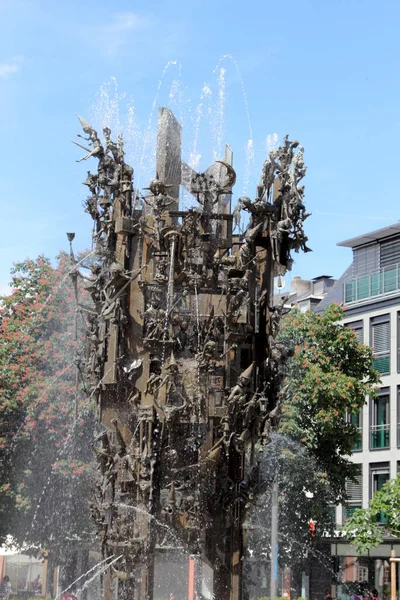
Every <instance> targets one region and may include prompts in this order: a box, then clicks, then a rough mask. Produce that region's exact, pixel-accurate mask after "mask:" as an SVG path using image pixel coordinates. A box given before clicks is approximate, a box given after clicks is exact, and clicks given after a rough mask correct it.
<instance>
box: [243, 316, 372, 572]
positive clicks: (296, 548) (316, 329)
mask: <svg viewBox="0 0 400 600" xmlns="http://www.w3.org/2000/svg"><path fill="white" fill-rule="evenodd" d="M343 317H344V313H343V311H342V309H341V308H340V307H338V306H336V305H331V306H330V307H328V308H327V309H326V310H325V311H324V312H323V313H321V314H316V313H312V312H306V313H302V312H300V311H299V310H297V309H293V310H291V311H290V313H289V314H288V315H287V316H286V317H285V318H284V319H283V321H282V325H281V329H280V334H279V342H278V343H283V344H285V345H286V346H288V347H289V348H290V350H291V357H290V358H289V360H288V363H287V374H286V379H285V381H284V383H283V386H282V390H281V394H280V395H281V400H280V403H281V418H280V420H279V425H278V428H277V432H276V433H275V434H274V435H273V436H272V438H271V443H270V444H269V445H267V446H266V447H265V448H264V449H263V451H262V453H261V456H260V459H259V485H260V487H259V490H260V491H261V495H259V496H258V498H257V501H256V506H255V507H254V508H253V509H252V510H251V511H250V512H249V519H248V520H249V524H250V528H251V530H250V535H249V547H250V549H251V548H252V547H253V549H254V550H255V552H256V554H258V555H261V554H262V553H266V554H268V553H269V535H270V506H271V498H270V494H271V488H272V484H273V482H277V483H278V486H279V513H280V516H279V544H280V548H279V553H280V559H281V561H282V563H283V564H290V565H291V566H292V567H294V568H295V569H296V566H299V565H300V563H302V561H303V560H304V557H305V556H306V555H307V552H309V551H312V552H316V551H317V550H316V546H317V545H318V540H319V539H320V538H321V536H323V535H324V534H325V533H327V532H329V531H332V529H333V528H334V527H335V522H334V514H333V513H334V510H333V509H334V506H335V505H336V504H338V503H341V502H344V501H345V500H346V493H345V483H346V480H347V479H349V478H350V479H352V478H353V477H354V476H355V475H356V470H355V465H354V464H353V463H352V462H351V460H350V454H351V452H352V448H353V446H354V444H355V442H357V441H358V439H359V433H358V431H357V427H356V426H355V425H354V424H353V423H352V422H351V416H352V415H357V414H358V413H359V411H360V410H361V408H362V406H363V405H364V403H365V398H366V396H367V395H373V394H374V389H375V384H376V383H377V382H378V381H379V374H378V373H377V372H376V371H375V370H374V368H373V352H372V350H371V349H370V348H368V347H366V346H363V345H362V344H359V342H358V340H357V338H356V336H355V334H354V332H353V331H352V330H351V329H349V328H347V327H345V326H344V325H343V324H342V323H341V321H342V319H343ZM311 520H312V521H314V522H315V523H316V528H315V531H312V530H311V529H310V521H311ZM318 556H319V559H321V556H320V555H318Z"/></svg>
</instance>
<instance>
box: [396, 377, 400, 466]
mask: <svg viewBox="0 0 400 600" xmlns="http://www.w3.org/2000/svg"><path fill="white" fill-rule="evenodd" d="M397 447H398V448H400V385H399V386H397ZM397 464H399V463H397ZM398 472H399V470H398Z"/></svg>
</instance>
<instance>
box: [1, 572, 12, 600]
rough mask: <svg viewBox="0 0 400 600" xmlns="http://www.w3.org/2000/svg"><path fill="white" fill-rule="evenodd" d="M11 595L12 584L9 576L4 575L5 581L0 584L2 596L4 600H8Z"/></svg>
mask: <svg viewBox="0 0 400 600" xmlns="http://www.w3.org/2000/svg"><path fill="white" fill-rule="evenodd" d="M10 594H11V583H10V578H9V576H8V575H4V577H3V581H2V582H1V583H0V595H1V596H2V597H3V598H4V600H8V598H9V597H10Z"/></svg>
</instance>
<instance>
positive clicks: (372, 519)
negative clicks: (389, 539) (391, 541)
mask: <svg viewBox="0 0 400 600" xmlns="http://www.w3.org/2000/svg"><path fill="white" fill-rule="evenodd" d="M343 530H344V531H345V533H346V536H347V538H348V539H349V541H351V543H352V544H354V545H355V546H356V548H357V551H358V552H360V553H361V552H366V551H367V550H370V549H371V548H375V547H376V546H378V545H379V544H380V543H381V542H382V539H383V537H384V535H388V534H389V535H393V536H395V537H397V538H398V537H400V475H397V477H396V479H391V480H389V481H387V482H386V483H385V484H384V485H383V486H382V488H381V489H380V490H379V491H377V492H376V493H375V494H374V497H373V498H372V500H371V501H370V503H369V505H368V508H360V509H358V510H356V511H354V513H353V514H352V515H351V517H350V518H349V519H348V521H347V522H346V524H345V525H344V527H343Z"/></svg>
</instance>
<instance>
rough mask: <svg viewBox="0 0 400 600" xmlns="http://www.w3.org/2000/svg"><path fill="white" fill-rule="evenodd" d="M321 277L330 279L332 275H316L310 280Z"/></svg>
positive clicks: (318, 279)
mask: <svg viewBox="0 0 400 600" xmlns="http://www.w3.org/2000/svg"><path fill="white" fill-rule="evenodd" d="M321 279H332V275H318V277H313V278H312V279H311V281H321Z"/></svg>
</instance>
